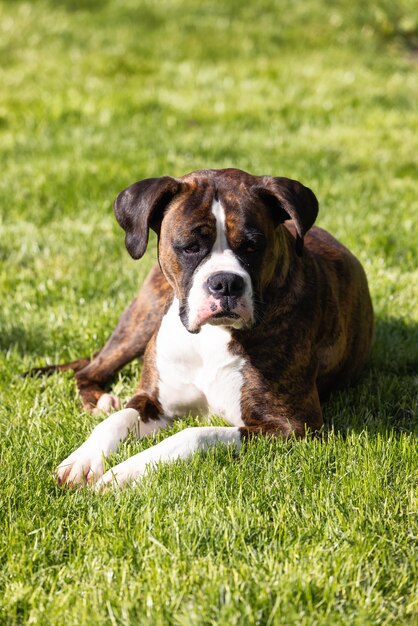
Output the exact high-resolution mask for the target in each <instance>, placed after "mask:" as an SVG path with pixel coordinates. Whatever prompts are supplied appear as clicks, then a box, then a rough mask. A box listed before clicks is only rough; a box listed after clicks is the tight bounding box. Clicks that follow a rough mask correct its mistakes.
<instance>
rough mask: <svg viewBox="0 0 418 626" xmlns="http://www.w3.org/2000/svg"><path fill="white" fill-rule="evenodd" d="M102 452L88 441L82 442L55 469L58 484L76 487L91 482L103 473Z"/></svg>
mask: <svg viewBox="0 0 418 626" xmlns="http://www.w3.org/2000/svg"><path fill="white" fill-rule="evenodd" d="M103 470H104V467H103V454H102V452H101V450H100V449H99V448H98V447H97V446H94V445H92V444H91V443H89V442H86V443H83V445H82V446H80V447H79V448H77V450H75V451H74V452H73V453H72V454H70V456H69V457H67V458H66V459H65V460H64V461H63V462H62V463H60V464H59V465H58V467H57V469H56V470H55V475H56V477H57V481H58V484H59V485H69V486H70V487H76V486H78V485H84V484H86V483H93V482H95V481H96V480H98V478H100V476H101V475H102V474H103Z"/></svg>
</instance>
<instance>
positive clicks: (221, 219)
mask: <svg viewBox="0 0 418 626" xmlns="http://www.w3.org/2000/svg"><path fill="white" fill-rule="evenodd" d="M211 211H212V214H213V215H214V216H215V219H216V239H215V243H214V244H213V247H212V250H211V251H210V253H209V254H208V256H207V257H206V259H205V260H204V261H203V262H202V263H201V264H200V265H199V267H198V269H197V270H196V272H195V273H194V275H193V278H192V285H191V288H190V291H189V296H188V309H189V325H188V327H189V329H193V330H194V329H196V328H197V327H198V326H199V323H198V320H199V314H200V312H201V311H202V309H203V308H204V307H205V304H206V305H207V299H208V291H207V289H206V283H207V280H208V278H209V276H211V274H216V273H217V272H231V273H232V274H236V275H237V276H241V277H242V278H243V279H244V285H245V288H244V293H243V295H242V296H241V299H240V300H241V305H242V306H243V307H244V309H246V311H247V315H246V317H247V318H251V319H253V317H254V312H253V302H252V295H253V290H252V285H251V279H250V276H249V274H248V272H247V271H246V270H245V269H244V268H243V267H242V265H241V263H240V262H239V260H238V258H237V256H236V255H235V254H234V252H233V251H232V250H231V248H230V246H229V243H228V239H227V235H226V220H225V210H224V207H223V206H222V204H221V203H220V202H219V200H218V199H214V200H213V203H212V209H211ZM237 323H238V327H239V326H240V325H241V324H242V321H240V320H238V322H237Z"/></svg>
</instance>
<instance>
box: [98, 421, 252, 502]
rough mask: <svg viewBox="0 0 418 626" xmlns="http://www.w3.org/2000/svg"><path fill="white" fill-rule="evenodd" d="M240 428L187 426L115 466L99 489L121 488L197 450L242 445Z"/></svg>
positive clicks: (101, 481) (99, 483) (104, 478)
mask: <svg viewBox="0 0 418 626" xmlns="http://www.w3.org/2000/svg"><path fill="white" fill-rule="evenodd" d="M240 431H241V429H240V428H239V427H236V426H231V427H229V426H197V427H193V428H186V429H184V430H182V431H180V432H178V433H176V434H175V435H172V436H171V437H168V438H167V439H165V440H164V441H161V442H160V443H159V444H157V445H156V446H153V447H152V448H149V449H148V450H145V451H144V452H140V453H139V454H136V455H135V456H133V457H131V458H130V459H128V460H127V461H124V462H123V463H120V464H119V465H116V466H115V467H112V469H110V470H109V471H107V472H106V474H104V475H103V476H102V478H100V480H99V481H98V483H97V484H96V487H95V488H96V490H97V491H102V490H104V489H105V488H106V487H109V486H110V485H112V484H114V485H118V486H119V487H122V486H123V485H125V484H126V483H129V482H137V481H138V480H140V479H141V478H142V476H143V475H144V474H145V472H146V471H147V469H148V468H152V467H153V466H155V465H156V464H157V463H159V462H168V461H175V460H177V459H187V458H188V457H189V456H191V455H192V454H193V453H194V452H197V451H199V450H208V449H209V448H210V447H212V446H214V445H217V444H220V443H222V444H233V445H234V446H235V448H236V449H237V450H238V449H239V448H240V447H241V432H240Z"/></svg>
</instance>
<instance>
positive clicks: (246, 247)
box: [242, 243, 258, 254]
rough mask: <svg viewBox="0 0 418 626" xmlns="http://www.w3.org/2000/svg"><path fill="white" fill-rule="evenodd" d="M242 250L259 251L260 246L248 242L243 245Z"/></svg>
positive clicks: (249, 252)
mask: <svg viewBox="0 0 418 626" xmlns="http://www.w3.org/2000/svg"><path fill="white" fill-rule="evenodd" d="M242 251H243V252H246V253H247V254H253V253H254V252H257V251H258V248H257V246H255V245H254V244H253V243H246V244H244V245H243V247H242Z"/></svg>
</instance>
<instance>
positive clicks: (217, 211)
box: [211, 199, 229, 253]
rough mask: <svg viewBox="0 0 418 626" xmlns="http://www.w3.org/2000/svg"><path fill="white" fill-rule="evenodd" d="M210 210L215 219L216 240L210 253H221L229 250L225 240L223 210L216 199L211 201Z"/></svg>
mask: <svg viewBox="0 0 418 626" xmlns="http://www.w3.org/2000/svg"><path fill="white" fill-rule="evenodd" d="M211 210H212V214H213V215H214V216H215V219H216V240H215V243H214V245H213V248H212V253H213V252H223V251H224V250H227V249H228V248H229V246H228V240H227V238H226V226H225V210H224V208H223V206H222V204H221V203H220V202H219V200H217V199H216V200H214V201H213V203H212V209H211Z"/></svg>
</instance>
